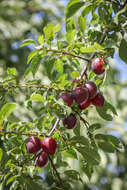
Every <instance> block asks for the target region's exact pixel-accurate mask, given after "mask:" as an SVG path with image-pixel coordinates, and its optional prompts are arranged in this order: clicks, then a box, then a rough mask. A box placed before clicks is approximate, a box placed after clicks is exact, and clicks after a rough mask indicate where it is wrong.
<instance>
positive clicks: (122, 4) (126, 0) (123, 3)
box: [120, 0, 127, 10]
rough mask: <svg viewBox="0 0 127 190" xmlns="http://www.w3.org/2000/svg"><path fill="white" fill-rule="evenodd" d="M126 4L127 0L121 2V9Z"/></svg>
mask: <svg viewBox="0 0 127 190" xmlns="http://www.w3.org/2000/svg"><path fill="white" fill-rule="evenodd" d="M126 4H127V0H124V2H121V3H120V6H121V8H120V10H121V9H123V8H124V7H125V6H126Z"/></svg>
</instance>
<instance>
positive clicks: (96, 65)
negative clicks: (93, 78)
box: [92, 57, 106, 75]
mask: <svg viewBox="0 0 127 190" xmlns="http://www.w3.org/2000/svg"><path fill="white" fill-rule="evenodd" d="M105 64H106V61H105V60H104V59H103V58H102V57H97V58H95V59H94V60H93V62H92V70H93V72H94V73H95V74H97V75H101V74H102V73H104V71H105Z"/></svg>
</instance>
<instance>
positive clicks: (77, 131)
mask: <svg viewBox="0 0 127 190" xmlns="http://www.w3.org/2000/svg"><path fill="white" fill-rule="evenodd" d="M80 127H81V126H80V122H77V124H76V127H75V128H74V129H73V132H74V134H75V135H76V136H80Z"/></svg>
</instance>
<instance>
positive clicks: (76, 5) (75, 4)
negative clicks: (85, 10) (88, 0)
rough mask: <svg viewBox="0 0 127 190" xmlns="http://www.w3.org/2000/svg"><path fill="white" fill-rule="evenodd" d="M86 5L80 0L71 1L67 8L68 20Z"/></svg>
mask: <svg viewBox="0 0 127 190" xmlns="http://www.w3.org/2000/svg"><path fill="white" fill-rule="evenodd" d="M84 4H85V2H83V1H80V0H71V1H70V2H69V3H68V5H67V7H66V11H65V14H66V18H67V19H68V18H70V17H71V16H73V15H74V14H75V13H76V12H77V11H78V10H79V9H80V8H81V7H82V6H83V5H84Z"/></svg>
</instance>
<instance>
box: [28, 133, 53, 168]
mask: <svg viewBox="0 0 127 190" xmlns="http://www.w3.org/2000/svg"><path fill="white" fill-rule="evenodd" d="M56 149H57V144H56V141H55V140H54V139H53V138H51V137H46V138H45V139H44V140H43V141H41V140H40V139H39V138H38V137H33V136H32V137H30V138H29V139H28V140H27V143H26V150H27V152H28V153H30V154H35V159H34V165H35V166H38V167H44V166H46V165H47V164H48V155H51V156H52V155H54V154H55V152H56Z"/></svg>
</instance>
